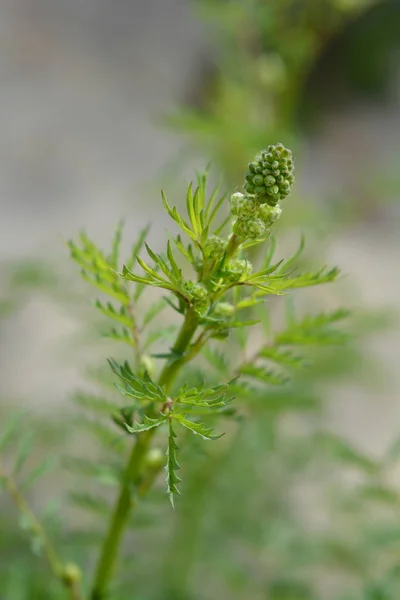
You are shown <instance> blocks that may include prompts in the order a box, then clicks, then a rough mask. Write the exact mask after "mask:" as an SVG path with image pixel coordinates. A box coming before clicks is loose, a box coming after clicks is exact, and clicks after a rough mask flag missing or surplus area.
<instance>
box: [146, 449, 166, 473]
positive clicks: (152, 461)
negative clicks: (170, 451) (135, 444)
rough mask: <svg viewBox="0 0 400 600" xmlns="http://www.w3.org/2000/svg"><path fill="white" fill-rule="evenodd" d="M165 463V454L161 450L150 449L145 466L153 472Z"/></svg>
mask: <svg viewBox="0 0 400 600" xmlns="http://www.w3.org/2000/svg"><path fill="white" fill-rule="evenodd" d="M164 463H165V457H164V452H163V451H162V450H161V449H160V448H150V450H149V451H148V453H147V454H146V457H145V466H146V467H147V468H148V469H151V470H153V469H159V468H160V467H162V466H164Z"/></svg>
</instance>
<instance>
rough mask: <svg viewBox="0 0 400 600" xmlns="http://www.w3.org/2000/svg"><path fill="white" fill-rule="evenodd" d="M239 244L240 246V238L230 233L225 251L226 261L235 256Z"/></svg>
mask: <svg viewBox="0 0 400 600" xmlns="http://www.w3.org/2000/svg"><path fill="white" fill-rule="evenodd" d="M240 244H241V240H240V237H238V236H237V235H236V233H232V235H231V237H230V238H229V242H228V245H227V247H226V251H225V257H226V259H229V258H231V257H232V256H233V255H234V254H235V252H236V250H237V249H238V248H239V246H240Z"/></svg>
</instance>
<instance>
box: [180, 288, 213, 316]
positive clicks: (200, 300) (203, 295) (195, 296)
mask: <svg viewBox="0 0 400 600" xmlns="http://www.w3.org/2000/svg"><path fill="white" fill-rule="evenodd" d="M184 286H185V293H186V295H187V297H188V298H189V300H190V302H191V304H192V305H193V306H194V307H195V308H196V309H198V310H200V311H202V310H204V309H205V308H207V307H208V305H209V298H208V291H207V288H206V287H205V286H204V285H203V284H202V283H197V282H196V281H185V284H184Z"/></svg>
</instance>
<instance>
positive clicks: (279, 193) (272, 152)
mask: <svg viewBox="0 0 400 600" xmlns="http://www.w3.org/2000/svg"><path fill="white" fill-rule="evenodd" d="M245 180H246V183H245V185H244V189H245V191H246V192H247V193H248V194H253V195H254V196H255V197H256V198H257V199H258V201H259V202H261V203H262V204H264V203H266V204H269V205H270V206H276V204H277V203H278V202H279V200H281V199H283V198H286V196H288V195H289V193H290V190H291V187H292V185H293V182H294V163H293V157H292V152H291V150H288V149H287V148H285V147H284V145H283V144H281V143H278V144H271V145H270V146H268V148H267V150H262V152H260V154H259V155H258V156H257V157H256V159H255V160H254V161H253V162H251V163H250V164H249V168H248V171H247V173H246V175H245Z"/></svg>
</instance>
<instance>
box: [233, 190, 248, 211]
mask: <svg viewBox="0 0 400 600" xmlns="http://www.w3.org/2000/svg"><path fill="white" fill-rule="evenodd" d="M244 198H245V195H244V194H241V193H240V192H235V193H234V194H232V196H231V197H230V205H231V215H237V214H238V208H239V205H240V204H241V203H242V202H243V199H244Z"/></svg>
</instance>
